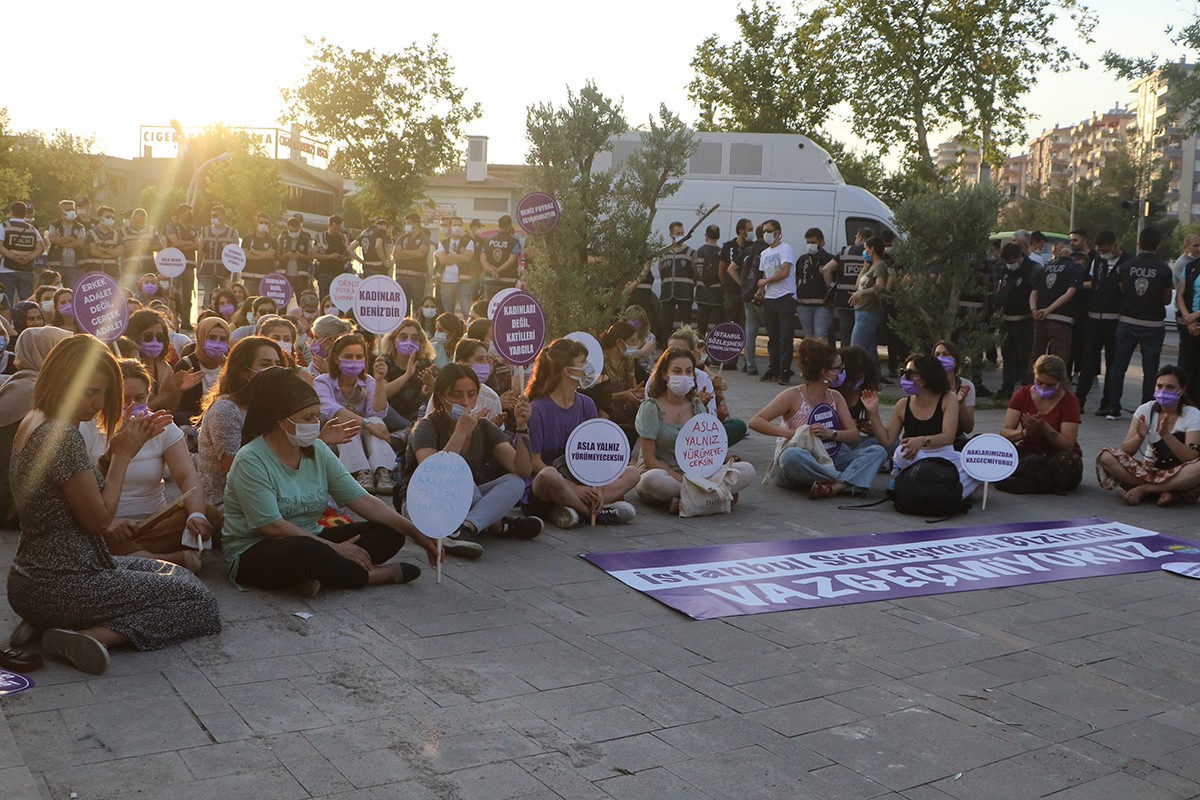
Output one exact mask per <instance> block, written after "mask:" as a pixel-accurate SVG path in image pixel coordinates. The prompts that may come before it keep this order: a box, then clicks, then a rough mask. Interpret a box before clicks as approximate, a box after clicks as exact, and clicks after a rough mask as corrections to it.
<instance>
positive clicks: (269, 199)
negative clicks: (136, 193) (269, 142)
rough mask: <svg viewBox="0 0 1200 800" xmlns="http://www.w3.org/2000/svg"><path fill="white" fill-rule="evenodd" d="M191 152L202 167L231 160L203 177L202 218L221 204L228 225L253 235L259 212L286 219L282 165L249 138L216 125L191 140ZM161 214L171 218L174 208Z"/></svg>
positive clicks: (154, 213) (199, 198)
mask: <svg viewBox="0 0 1200 800" xmlns="http://www.w3.org/2000/svg"><path fill="white" fill-rule="evenodd" d="M188 149H189V150H190V151H191V152H192V153H193V154H194V156H195V158H196V159H197V161H198V162H199V163H203V162H204V161H206V160H208V159H209V158H213V157H215V156H219V155H221V154H222V153H228V154H229V156H230V157H229V159H228V160H226V161H220V162H218V163H216V164H213V165H212V166H210V167H209V168H208V169H207V170H206V171H205V173H204V175H203V176H202V180H201V183H200V187H199V188H200V191H199V193H198V194H197V197H196V207H197V208H198V209H199V216H200V217H201V218H206V216H205V215H206V212H207V209H208V207H209V206H213V205H218V204H220V205H223V206H224V207H225V211H226V213H227V214H228V215H229V224H231V225H233V226H234V227H235V228H237V229H238V230H239V231H252V230H254V218H255V216H256V215H257V214H258V212H260V211H263V212H266V213H267V214H268V215H270V217H271V218H272V219H280V218H281V217H282V216H283V212H284V202H283V201H284V188H283V179H282V178H281V176H280V174H279V164H278V163H276V161H275V160H274V159H273V158H270V157H269V156H268V155H267V154H266V152H265V151H264V149H263V147H262V145H261V144H260V143H259V142H257V141H255V140H254V139H253V138H252V137H250V136H249V135H248V134H245V133H241V132H239V131H234V130H231V129H230V128H228V127H227V126H224V125H214V126H211V127H208V128H205V130H204V133H203V134H202V135H200V136H196V137H193V138H191V139H190V140H189V141H188ZM168 196H169V195H168V194H164V195H163V196H162V197H163V198H166V197H168ZM146 210H147V212H149V213H150V215H151V218H152V219H157V218H159V212H158V210H157V209H150V208H147V209H146ZM162 210H163V211H164V212H166V214H167V215H168V216H169V215H170V214H172V213H174V211H175V209H174V207H168V208H164V209H162Z"/></svg>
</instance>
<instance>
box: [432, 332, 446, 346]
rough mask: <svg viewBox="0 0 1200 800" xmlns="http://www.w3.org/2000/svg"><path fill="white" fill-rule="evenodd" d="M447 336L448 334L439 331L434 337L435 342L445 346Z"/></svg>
mask: <svg viewBox="0 0 1200 800" xmlns="http://www.w3.org/2000/svg"><path fill="white" fill-rule="evenodd" d="M446 336H447V333H446V332H445V331H438V332H437V333H435V334H434V335H433V340H434V341H435V342H437V343H438V344H443V343H445V341H446Z"/></svg>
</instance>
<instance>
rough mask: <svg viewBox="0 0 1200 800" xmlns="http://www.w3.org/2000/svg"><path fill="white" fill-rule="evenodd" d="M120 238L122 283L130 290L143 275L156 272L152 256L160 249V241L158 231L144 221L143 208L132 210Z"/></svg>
mask: <svg viewBox="0 0 1200 800" xmlns="http://www.w3.org/2000/svg"><path fill="white" fill-rule="evenodd" d="M121 237H122V239H123V240H124V242H125V254H124V256H123V257H122V259H121V272H122V273H123V274H124V276H125V277H124V281H123V283H124V285H126V286H128V287H129V288H131V289H132V288H133V287H135V286H137V283H138V281H139V280H141V278H142V276H143V275H145V274H147V273H149V272H154V271H155V270H156V267H155V265H154V254H155V253H156V252H157V251H158V250H160V249H162V240H161V239H160V238H159V236H158V230H157V229H156V228H155V227H154V226H153V225H151V224H150V223H149V221H148V220H147V219H146V209H144V208H135V209H133V211H132V213H130V215H129V224H128V225H126V226H125V227H124V229H122V231H121Z"/></svg>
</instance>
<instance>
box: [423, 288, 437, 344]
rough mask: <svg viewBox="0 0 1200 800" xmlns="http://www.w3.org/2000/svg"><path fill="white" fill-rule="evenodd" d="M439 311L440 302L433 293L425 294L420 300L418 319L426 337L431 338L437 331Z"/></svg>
mask: <svg viewBox="0 0 1200 800" xmlns="http://www.w3.org/2000/svg"><path fill="white" fill-rule="evenodd" d="M441 313H442V304H441V303H440V302H439V301H438V299H437V298H436V297H434V296H433V295H426V296H425V297H424V298H423V299H422V300H421V310H420V314H419V319H420V322H421V329H422V330H423V331H425V338H426V339H433V335H434V334H435V333H437V318H438V316H439V315H440V314H441Z"/></svg>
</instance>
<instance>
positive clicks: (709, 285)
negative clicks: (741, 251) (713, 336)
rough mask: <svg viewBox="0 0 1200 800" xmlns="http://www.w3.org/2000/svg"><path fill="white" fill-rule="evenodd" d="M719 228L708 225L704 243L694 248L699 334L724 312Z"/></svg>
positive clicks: (714, 322) (703, 332) (703, 334)
mask: <svg viewBox="0 0 1200 800" xmlns="http://www.w3.org/2000/svg"><path fill="white" fill-rule="evenodd" d="M720 240H721V229H720V228H719V227H718V226H716V225H709V226H708V227H707V228H705V230H704V244H702V245H700V246H699V247H697V248H696V306H697V307H698V308H699V326H700V336H701V338H703V337H704V336H705V335H706V334H707V333H708V326H709V324H716V323H717V322H718V321H719V320H720V319H721V317H722V316H723V315H724V313H725V289H724V288H723V286H722V284H721V247H720V245H718V244H717V242H719V241H720Z"/></svg>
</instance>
